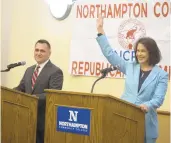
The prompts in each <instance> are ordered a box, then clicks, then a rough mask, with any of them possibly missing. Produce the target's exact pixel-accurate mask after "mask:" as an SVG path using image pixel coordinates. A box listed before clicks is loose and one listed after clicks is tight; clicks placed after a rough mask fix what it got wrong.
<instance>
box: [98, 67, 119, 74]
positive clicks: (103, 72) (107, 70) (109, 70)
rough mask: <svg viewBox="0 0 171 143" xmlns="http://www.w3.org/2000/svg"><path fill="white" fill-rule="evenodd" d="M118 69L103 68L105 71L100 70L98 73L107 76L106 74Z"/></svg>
mask: <svg viewBox="0 0 171 143" xmlns="http://www.w3.org/2000/svg"><path fill="white" fill-rule="evenodd" d="M117 69H118V68H117V67H113V66H112V67H110V68H105V69H102V70H100V73H102V74H105V75H106V74H107V73H109V72H111V71H114V70H117Z"/></svg>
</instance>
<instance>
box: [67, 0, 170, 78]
mask: <svg viewBox="0 0 171 143" xmlns="http://www.w3.org/2000/svg"><path fill="white" fill-rule="evenodd" d="M98 13H101V14H102V15H103V16H104V29H105V33H106V36H107V37H108V39H109V42H110V44H111V46H112V47H113V50H114V51H116V52H117V53H118V54H119V56H120V57H122V58H123V59H124V60H125V61H133V60H135V53H134V50H133V48H134V46H133V45H134V43H135V42H136V40H137V39H138V38H140V37H143V36H149V37H152V38H154V39H155V40H156V41H157V44H158V46H159V48H160V50H161V53H162V60H161V62H160V63H159V65H160V67H161V68H162V69H164V70H166V71H167V72H168V73H169V74H170V1H169V0H168V1H165V0H148V1H147V0H130V1H129V2H128V1H127V0H125V1H123V0H115V1H113V0H84V1H81V0H80V1H76V3H75V4H74V7H73V11H72V17H73V35H72V40H71V46H70V67H69V73H70V74H72V75H82V76H100V70H101V69H103V68H106V67H109V66H110V64H109V63H108V61H107V60H106V59H105V57H104V56H103V55H102V53H101V50H100V48H99V45H98V44H97V41H96V37H97V30H96V19H97V15H98ZM108 77H114V78H123V77H124V75H123V74H122V73H120V72H119V71H113V72H111V73H110V74H108Z"/></svg>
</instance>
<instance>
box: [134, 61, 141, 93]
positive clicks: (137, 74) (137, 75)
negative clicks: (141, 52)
mask: <svg viewBox="0 0 171 143" xmlns="http://www.w3.org/2000/svg"><path fill="white" fill-rule="evenodd" d="M134 71H135V73H134V80H133V81H134V82H135V85H136V87H135V89H136V90H135V91H136V93H137V92H138V85H139V75H140V65H139V64H137V65H136V70H134ZM137 79H138V80H137Z"/></svg>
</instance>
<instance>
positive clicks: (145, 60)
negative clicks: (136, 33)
mask: <svg viewBox="0 0 171 143" xmlns="http://www.w3.org/2000/svg"><path fill="white" fill-rule="evenodd" d="M136 57H137V60H138V63H139V64H147V65H148V64H149V52H148V50H147V48H146V47H145V46H144V45H143V44H141V43H139V44H138V46H137V52H136Z"/></svg>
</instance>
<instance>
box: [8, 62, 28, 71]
mask: <svg viewBox="0 0 171 143" xmlns="http://www.w3.org/2000/svg"><path fill="white" fill-rule="evenodd" d="M25 64H26V62H25V61H22V62H18V63H14V64H10V65H7V68H8V69H11V68H15V67H18V66H24V65H25Z"/></svg>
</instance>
